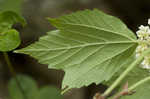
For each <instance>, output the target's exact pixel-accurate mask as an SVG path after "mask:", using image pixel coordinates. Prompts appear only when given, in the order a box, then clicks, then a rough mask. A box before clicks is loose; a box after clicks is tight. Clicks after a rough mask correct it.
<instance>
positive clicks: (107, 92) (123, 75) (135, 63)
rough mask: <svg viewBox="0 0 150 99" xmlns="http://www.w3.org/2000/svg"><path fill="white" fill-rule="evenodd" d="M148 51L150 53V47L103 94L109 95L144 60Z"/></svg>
mask: <svg viewBox="0 0 150 99" xmlns="http://www.w3.org/2000/svg"><path fill="white" fill-rule="evenodd" d="M148 53H150V48H149V49H147V50H145V51H144V52H143V53H142V55H141V56H140V57H139V58H137V59H136V60H135V61H134V62H133V63H132V64H131V65H130V66H129V67H128V68H127V69H126V70H125V71H124V72H123V73H122V74H121V75H120V76H119V77H118V78H117V79H116V81H115V82H114V83H113V84H112V85H111V86H110V87H109V88H108V89H107V90H106V91H105V92H104V94H103V96H108V95H109V94H110V93H111V92H112V90H113V89H114V88H116V87H117V85H118V84H120V82H121V81H122V80H123V79H124V78H125V77H126V75H127V74H128V73H129V72H130V71H131V70H132V69H133V68H134V67H135V66H137V65H138V64H139V63H141V62H142V60H143V58H144V56H145V55H147V54H148Z"/></svg>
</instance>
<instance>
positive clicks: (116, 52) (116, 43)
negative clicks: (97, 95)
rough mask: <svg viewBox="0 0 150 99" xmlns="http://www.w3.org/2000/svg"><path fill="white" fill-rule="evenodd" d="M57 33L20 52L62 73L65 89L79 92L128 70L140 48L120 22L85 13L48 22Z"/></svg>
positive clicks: (87, 11)
mask: <svg viewBox="0 0 150 99" xmlns="http://www.w3.org/2000/svg"><path fill="white" fill-rule="evenodd" d="M49 20H50V22H51V24H52V25H53V26H55V27H56V28H57V29H58V30H56V31H51V32H48V33H47V35H46V36H43V37H41V38H40V40H39V41H38V42H36V43H34V44H31V45H30V46H28V47H26V48H23V49H21V50H17V51H16V52H18V53H24V54H28V55H31V56H32V57H34V58H36V59H38V61H39V62H40V63H42V64H48V66H49V68H54V69H63V70H64V71H65V76H64V79H63V84H62V88H64V87H65V86H68V87H69V88H80V87H82V86H88V85H89V84H91V83H96V84H99V83H102V82H103V81H108V80H109V79H110V78H111V77H112V76H113V75H114V73H116V72H117V71H118V70H119V69H120V68H121V67H124V66H127V64H128V63H130V61H128V60H129V59H130V56H131V55H133V53H134V51H135V48H136V46H137V43H136V36H135V35H134V34H133V33H132V32H131V31H130V30H129V29H128V28H127V27H126V26H125V25H124V24H123V23H122V22H121V21H120V20H119V19H117V18H115V17H113V16H109V15H106V14H104V13H103V12H101V11H98V10H96V9H95V10H92V11H91V10H85V11H79V12H76V13H73V14H69V15H65V16H62V17H59V18H54V19H49Z"/></svg>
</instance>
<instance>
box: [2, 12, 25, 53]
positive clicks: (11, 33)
mask: <svg viewBox="0 0 150 99" xmlns="http://www.w3.org/2000/svg"><path fill="white" fill-rule="evenodd" d="M16 23H21V24H22V25H23V26H25V25H26V22H25V20H24V19H23V18H22V17H21V16H19V15H18V14H16V13H15V12H12V11H6V12H2V13H0V51H2V52H6V51H11V50H13V49H15V48H17V47H18V46H19V45H20V42H21V41H20V37H19V33H18V31H16V30H15V29H12V26H13V24H16Z"/></svg>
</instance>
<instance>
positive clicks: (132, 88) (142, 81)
mask: <svg viewBox="0 0 150 99" xmlns="http://www.w3.org/2000/svg"><path fill="white" fill-rule="evenodd" d="M149 80H150V77H146V78H144V79H142V80H140V81H138V82H137V83H135V84H134V85H132V86H131V87H130V88H129V89H128V91H129V92H130V91H132V90H134V89H135V88H136V87H138V86H140V85H141V84H144V83H145V82H147V81H149Z"/></svg>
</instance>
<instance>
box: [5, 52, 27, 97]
mask: <svg viewBox="0 0 150 99" xmlns="http://www.w3.org/2000/svg"><path fill="white" fill-rule="evenodd" d="M3 56H4V58H5V61H6V63H7V65H8V68H9V70H10V73H11V74H12V75H13V77H14V78H15V80H16V84H17V86H18V88H19V89H20V91H21V93H22V95H23V98H24V99H27V97H26V95H25V93H24V90H23V89H22V87H21V85H20V83H19V81H18V79H17V77H16V72H15V70H14V68H13V66H12V64H11V61H10V59H9V56H8V54H7V53H6V52H3Z"/></svg>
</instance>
